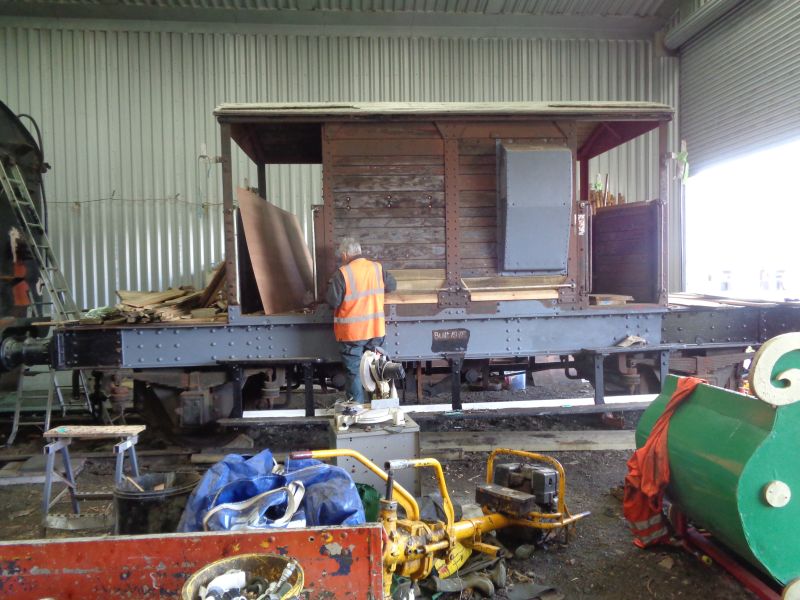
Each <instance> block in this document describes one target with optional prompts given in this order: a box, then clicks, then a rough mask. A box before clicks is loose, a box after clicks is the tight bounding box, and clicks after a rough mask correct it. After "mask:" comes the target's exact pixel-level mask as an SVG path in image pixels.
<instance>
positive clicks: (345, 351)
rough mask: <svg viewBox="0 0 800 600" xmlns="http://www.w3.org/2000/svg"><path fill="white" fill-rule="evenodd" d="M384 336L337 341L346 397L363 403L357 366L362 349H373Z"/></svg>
mask: <svg viewBox="0 0 800 600" xmlns="http://www.w3.org/2000/svg"><path fill="white" fill-rule="evenodd" d="M383 340H384V338H382V337H379V338H372V339H371V340H359V341H357V342H339V352H341V354H342V363H343V364H344V368H345V371H347V384H346V385H345V388H344V390H345V393H346V394H347V399H348V400H352V401H353V402H358V403H359V404H364V402H365V401H366V396H365V394H364V388H363V387H361V375H360V373H359V366H360V365H361V356H362V355H363V354H364V350H374V349H375V348H378V347H380V346H383Z"/></svg>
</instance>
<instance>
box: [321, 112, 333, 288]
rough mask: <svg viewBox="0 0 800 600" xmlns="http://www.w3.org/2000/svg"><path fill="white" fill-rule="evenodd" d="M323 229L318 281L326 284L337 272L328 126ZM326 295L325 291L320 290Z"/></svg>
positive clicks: (324, 133) (324, 132) (324, 152)
mask: <svg viewBox="0 0 800 600" xmlns="http://www.w3.org/2000/svg"><path fill="white" fill-rule="evenodd" d="M322 202H323V205H322V229H323V238H322V242H323V246H322V248H321V250H319V251H317V256H319V257H321V258H322V261H321V262H319V263H318V264H317V280H318V281H322V282H325V281H327V279H328V277H330V276H331V274H332V273H333V272H334V271H335V270H336V253H335V252H334V249H333V243H334V240H333V220H334V219H333V216H334V215H333V213H334V200H333V147H332V144H331V142H330V139H329V132H328V126H327V125H326V124H324V125H323V126H322ZM319 293H320V294H323V293H324V290H323V289H320V290H319Z"/></svg>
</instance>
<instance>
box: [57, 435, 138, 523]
mask: <svg viewBox="0 0 800 600" xmlns="http://www.w3.org/2000/svg"><path fill="white" fill-rule="evenodd" d="M145 429H146V427H145V426H144V425H62V426H60V427H55V428H53V429H50V430H48V431H46V432H45V433H44V438H45V439H47V440H53V441H51V442H50V443H49V444H47V445H46V446H45V447H44V454H45V459H46V464H45V471H44V495H43V497H42V515H43V517H42V519H43V525H44V526H45V527H51V528H54V529H96V528H103V527H107V526H109V525H110V523H109V518H108V513H106V514H105V515H103V516H102V517H101V518H99V519H98V518H96V517H94V516H87V515H81V511H80V505H79V504H78V502H79V500H88V499H92V500H100V499H107V498H111V497H113V494H110V493H99V494H98V493H92V492H79V491H78V489H77V488H78V486H77V483H76V482H75V472H74V470H73V468H72V462H71V461H70V456H69V445H70V444H71V443H72V440H74V439H78V440H102V439H120V440H121V441H120V442H119V443H117V444H116V445H115V446H114V454H115V455H116V466H115V468H114V483H115V484H118V483H120V482H121V481H122V480H123V479H124V477H125V474H124V463H125V453H126V452H127V453H128V459H129V461H130V470H131V475H133V476H134V477H138V476H139V463H138V461H137V460H136V442H138V441H139V434H140V433H142V432H143V431H144V430H145ZM57 453H61V460H62V462H63V466H64V473H63V474H62V473H60V472H59V471H57V470H56V468H55V459H56V454H57ZM54 476H55V477H56V478H57V479H58V480H60V481H61V482H63V483H64V484H66V486H67V487H65V488H64V489H63V490H61V491H60V492H59V493H58V494H57V495H56V497H55V498H53V499H52V500H51V499H50V497H51V495H52V489H53V477H54ZM66 493H69V496H70V501H71V503H72V513H73V514H72V515H56V514H50V509H51V508H52V507H53V506H54V505H55V504H56V503H57V502H58V501H59V500H60V499H61V498H62V497H63V496H64V494H66ZM111 519H112V520H113V515H111Z"/></svg>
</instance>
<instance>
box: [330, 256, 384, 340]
mask: <svg viewBox="0 0 800 600" xmlns="http://www.w3.org/2000/svg"><path fill="white" fill-rule="evenodd" d="M339 270H340V271H341V272H342V275H344V286H345V288H344V299H343V300H342V303H341V304H340V305H339V306H338V308H337V309H336V310H335V311H334V313H333V333H334V335H335V336H336V340H337V341H339V342H357V341H363V340H371V339H373V338H380V337H383V336H385V335H386V322H385V321H384V319H383V292H384V289H383V267H382V266H381V264H380V263H378V262H373V261H371V260H367V259H366V258H357V259H355V260H353V261H351V262H349V263H347V264H346V265H344V266H342V267H340V268H339Z"/></svg>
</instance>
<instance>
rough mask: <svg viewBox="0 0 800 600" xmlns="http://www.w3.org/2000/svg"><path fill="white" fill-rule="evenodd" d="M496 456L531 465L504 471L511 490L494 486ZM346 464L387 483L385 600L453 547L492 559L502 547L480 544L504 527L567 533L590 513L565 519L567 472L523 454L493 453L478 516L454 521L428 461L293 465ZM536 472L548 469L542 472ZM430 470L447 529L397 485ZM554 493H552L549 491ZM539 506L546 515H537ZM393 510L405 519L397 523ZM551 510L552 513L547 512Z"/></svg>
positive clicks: (319, 453) (312, 454)
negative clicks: (395, 582) (412, 472)
mask: <svg viewBox="0 0 800 600" xmlns="http://www.w3.org/2000/svg"><path fill="white" fill-rule="evenodd" d="M498 455H512V456H515V457H519V458H521V459H525V460H527V461H532V462H533V463H536V464H535V465H520V464H516V463H515V464H510V465H509V464H506V465H502V467H503V469H502V470H503V473H502V480H503V482H504V483H510V484H511V487H507V486H505V485H498V484H497V477H496V475H501V473H500V469H499V467H500V465H498V471H497V473H496V471H495V458H496V457H497V456H498ZM339 457H349V458H352V459H354V460H357V461H358V462H360V463H361V464H362V465H364V466H365V467H366V468H367V469H369V470H370V471H372V472H373V473H375V474H376V475H377V476H378V477H380V478H381V479H383V480H384V481H385V482H387V486H386V488H387V489H386V498H385V499H383V500H381V510H380V516H379V520H380V523H381V524H382V525H383V530H384V534H385V537H384V547H383V594H384V599H385V600H389V599H390V598H391V585H392V576H393V575H400V576H403V577H408V578H410V579H412V580H421V579H425V578H426V577H428V575H430V573H431V570H432V569H433V562H434V560H435V559H437V558H441V559H444V560H445V561H449V560H452V559H453V558H454V555H453V553H454V552H455V551H456V542H459V543H461V544H462V545H464V546H466V547H468V548H472V550H473V551H475V552H481V553H484V554H488V555H490V556H496V555H497V553H498V552H499V551H500V548H498V547H497V546H494V545H492V544H488V543H485V542H484V541H483V540H482V536H483V534H485V533H488V532H490V531H495V530H497V529H503V528H506V527H523V528H529V529H538V530H553V529H560V528H566V527H568V526H569V525H571V524H573V523H575V522H576V521H578V520H579V519H582V518H583V517H585V516H587V515H589V513H588V512H583V513H579V514H576V515H572V514H570V512H569V510H568V509H567V505H566V503H565V501H564V495H565V488H566V477H565V475H564V468H563V467H562V466H561V463H559V462H558V461H557V460H556V459H554V458H551V457H549V456H544V455H541V454H535V453H533V452H525V451H522V450H506V449H496V450H494V451H493V452H492V453H491V454H490V455H489V459H488V461H487V464H486V483H485V484H483V485H481V486H479V489H478V493H477V497H478V500H479V501H480V503H481V504H482V509H483V513H484V514H483V516H481V517H477V518H474V519H462V520H461V521H456V520H455V516H454V510H453V503H452V501H451V500H450V494H449V493H448V491H447V482H446V481H445V478H444V472H443V471H442V465H441V464H440V463H439V461H438V460H436V459H433V458H418V459H401V460H392V461H388V462H387V463H386V465H385V469H386V470H384V469H381V468H380V467H378V465H376V464H375V463H373V462H372V461H370V460H369V459H368V458H367V457H365V456H364V455H362V454H361V453H359V452H356V451H354V450H347V449H339V450H312V451H306V452H295V453H293V454H292V458H297V459H300V458H316V459H320V460H325V459H330V458H339ZM536 465H548V467H547V468H541V467H537V466H536ZM423 467H429V468H432V469H433V470H434V472H435V474H436V481H437V484H438V487H439V493H440V494H441V496H442V504H443V508H444V514H445V519H446V520H445V522H441V521H437V522H426V521H422V520H421V519H420V512H419V505H418V504H417V501H416V500H415V499H414V497H413V496H412V495H411V494H410V493H409V492H408V490H406V489H405V488H403V487H402V486H401V485H399V484H397V483H394V472H395V471H398V470H400V469H407V468H415V469H419V468H423ZM548 486H552V488H553V489H552V492H550V491H548V489H549V488H548ZM542 505H544V506H545V508H546V510H544V509H542ZM398 506H401V507H402V508H403V510H404V512H405V516H404V518H400V517H399V516H398ZM550 509H552V510H550Z"/></svg>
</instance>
